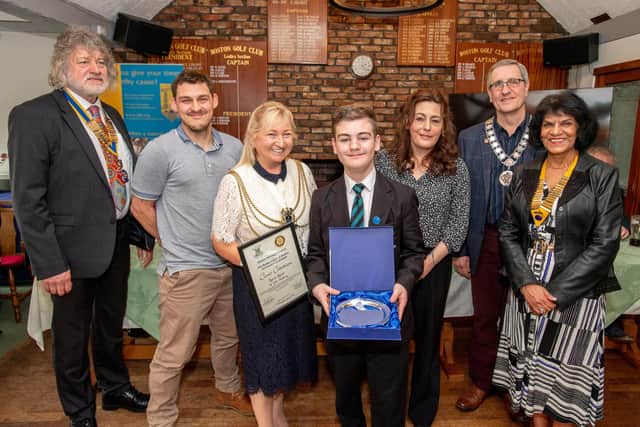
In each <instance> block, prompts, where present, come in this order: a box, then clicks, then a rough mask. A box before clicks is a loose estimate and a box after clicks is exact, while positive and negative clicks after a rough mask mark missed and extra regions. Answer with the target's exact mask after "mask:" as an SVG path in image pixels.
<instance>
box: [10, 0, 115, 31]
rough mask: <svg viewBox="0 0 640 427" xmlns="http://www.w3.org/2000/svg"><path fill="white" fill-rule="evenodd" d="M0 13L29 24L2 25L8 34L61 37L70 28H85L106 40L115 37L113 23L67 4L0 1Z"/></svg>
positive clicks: (53, 0) (59, 0)
mask: <svg viewBox="0 0 640 427" xmlns="http://www.w3.org/2000/svg"><path fill="white" fill-rule="evenodd" d="M0 10H1V11H3V12H6V13H9V14H11V15H15V16H17V17H19V18H22V19H24V20H26V21H27V22H20V21H0V29H3V30H7V31H24V32H30V33H60V32H61V31H63V30H64V28H65V27H66V26H68V25H83V26H86V27H89V28H90V29H91V30H93V31H95V32H96V33H98V34H100V35H101V36H103V37H107V38H110V37H111V35H112V34H113V26H114V23H113V22H111V21H109V20H107V19H106V18H104V17H103V16H100V15H98V14H96V13H94V12H91V11H89V10H87V9H84V8H82V7H80V6H77V5H74V4H73V3H70V2H67V1H64V0H47V1H42V0H0Z"/></svg>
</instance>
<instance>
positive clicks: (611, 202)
mask: <svg viewBox="0 0 640 427" xmlns="http://www.w3.org/2000/svg"><path fill="white" fill-rule="evenodd" d="M597 130H598V125H597V122H596V120H595V117H594V116H593V115H592V113H591V112H590V111H589V109H588V107H587V106H586V104H585V103H584V101H583V100H582V99H581V98H580V97H578V96H577V95H574V94H572V93H570V92H562V93H560V94H554V95H549V96H547V97H546V98H544V99H543V100H542V102H541V103H540V105H538V107H537V108H536V111H535V114H534V116H533V119H532V122H531V136H532V138H533V141H532V143H533V144H534V145H538V146H540V145H542V146H544V149H545V150H546V156H545V157H544V158H541V159H537V160H534V161H533V162H530V163H528V164H525V165H523V166H522V167H521V168H520V169H518V170H517V171H516V173H515V175H514V177H513V182H512V183H511V186H510V188H509V192H508V195H507V199H506V201H505V210H504V213H503V216H502V219H501V222H500V228H499V231H500V244H501V248H502V252H503V259H504V263H505V267H506V270H507V274H508V277H509V280H510V282H511V288H512V289H511V291H510V292H509V296H508V300H507V305H506V307H505V313H504V317H503V325H502V331H501V336H500V345H499V350H498V359H497V361H496V367H495V370H494V375H493V383H494V385H496V386H498V387H500V388H504V389H507V390H508V395H509V398H510V400H511V410H512V411H513V412H518V411H519V410H522V411H523V412H524V413H525V415H527V416H529V417H533V425H534V426H550V425H554V426H555V425H563V423H569V424H574V425H593V424H595V422H596V421H597V420H599V419H601V418H602V417H603V396H604V390H603V388H604V366H603V356H604V334H603V330H604V316H605V303H604V293H606V292H610V291H612V290H616V289H619V285H618V283H617V281H616V279H615V276H614V275H613V268H612V264H613V259H614V257H615V254H616V252H617V250H618V246H619V243H620V224H621V221H622V201H621V198H620V192H619V191H618V172H617V170H616V169H615V168H612V167H610V166H608V165H606V164H605V163H603V162H601V161H599V160H596V159H594V158H593V157H591V156H589V155H588V154H585V153H584V150H585V149H586V148H587V147H588V146H589V145H591V144H592V142H593V141H594V139H595V136H596V133H597Z"/></svg>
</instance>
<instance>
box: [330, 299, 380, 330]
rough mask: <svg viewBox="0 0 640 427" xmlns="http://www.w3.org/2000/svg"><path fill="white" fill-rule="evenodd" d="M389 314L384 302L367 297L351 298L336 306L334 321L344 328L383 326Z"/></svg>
mask: <svg viewBox="0 0 640 427" xmlns="http://www.w3.org/2000/svg"><path fill="white" fill-rule="evenodd" d="M390 315H391V310H390V309H389V307H388V306H387V305H386V304H384V303H382V302H380V301H376V300H374V299H369V298H352V299H350V300H346V301H343V302H341V303H340V304H338V306H337V307H336V323H337V324H338V325H340V326H342V327H344V328H366V327H371V326H383V325H385V324H386V323H387V322H388V321H389V316H390Z"/></svg>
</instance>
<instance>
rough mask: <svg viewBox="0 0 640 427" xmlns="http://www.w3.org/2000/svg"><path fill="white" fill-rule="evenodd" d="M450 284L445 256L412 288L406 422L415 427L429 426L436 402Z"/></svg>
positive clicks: (448, 265) (435, 408) (438, 391)
mask: <svg viewBox="0 0 640 427" xmlns="http://www.w3.org/2000/svg"><path fill="white" fill-rule="evenodd" d="M427 256H429V255H427ZM450 283H451V256H447V257H445V258H444V259H442V261H440V262H439V263H438V265H436V267H435V268H434V269H433V270H431V272H430V273H429V274H428V275H427V276H426V277H425V278H424V279H422V280H420V281H419V282H418V283H416V285H415V286H414V288H413V294H412V296H411V302H412V304H413V316H414V319H415V332H414V336H413V339H414V341H415V344H416V349H415V354H414V356H413V374H412V377H411V396H410V398H409V418H411V421H412V422H413V423H414V424H415V425H416V426H430V425H431V424H432V423H433V420H434V418H435V417H436V413H437V412H438V403H439V400H440V351H439V350H440V332H441V331H442V318H443V316H444V309H445V305H446V302H447V294H448V293H449V284H450Z"/></svg>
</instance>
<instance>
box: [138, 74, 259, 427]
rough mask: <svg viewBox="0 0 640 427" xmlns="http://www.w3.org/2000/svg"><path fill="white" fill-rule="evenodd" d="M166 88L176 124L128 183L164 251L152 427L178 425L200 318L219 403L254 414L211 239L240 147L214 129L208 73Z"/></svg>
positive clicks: (226, 286) (224, 274) (183, 77)
mask: <svg viewBox="0 0 640 427" xmlns="http://www.w3.org/2000/svg"><path fill="white" fill-rule="evenodd" d="M171 90H172V93H173V101H172V102H173V105H172V106H173V108H174V110H175V111H177V112H178V116H179V117H180V120H181V124H180V126H178V127H177V128H176V129H174V130H172V131H170V132H168V133H166V134H164V135H161V136H159V137H158V138H156V139H154V140H153V141H151V142H150V143H149V144H148V145H147V147H146V148H145V149H144V150H143V152H142V153H141V155H140V157H139V159H138V163H137V168H136V171H135V174H134V177H133V185H132V189H133V201H132V203H131V210H132V212H133V215H134V216H135V217H136V218H137V219H138V221H140V223H141V224H142V225H143V226H144V228H145V229H146V230H147V231H148V232H150V233H151V234H153V235H154V236H155V237H156V239H158V241H159V242H160V244H161V247H162V258H161V260H160V261H159V263H158V275H159V281H158V282H159V296H160V303H159V304H160V342H159V344H158V347H157V348H156V352H155V354H154V356H153V360H152V362H151V365H150V368H149V391H150V393H151V400H150V401H149V406H148V408H147V419H148V422H149V425H150V426H173V425H174V424H175V423H176V420H177V419H178V407H177V404H176V401H177V397H178V390H179V388H180V378H181V373H182V369H183V367H184V365H185V364H186V363H187V362H189V360H190V359H191V356H192V355H193V352H194V349H195V346H196V342H197V339H198V333H199V331H200V324H201V323H202V321H203V320H204V319H207V321H208V323H209V328H210V329H211V363H212V365H213V369H214V371H215V379H216V384H215V387H216V388H215V393H214V395H215V398H216V401H217V403H218V405H219V406H223V407H228V408H231V409H235V410H237V411H238V412H241V413H244V414H251V404H250V403H249V400H248V398H247V397H246V396H245V395H244V392H243V391H241V386H240V376H239V373H238V366H237V363H236V357H237V351H238V337H237V333H236V325H235V320H234V316H233V294H232V287H231V271H230V269H229V267H228V266H227V265H226V264H225V262H224V261H222V260H221V259H220V258H218V256H217V255H216V254H215V252H214V251H213V248H212V247H211V241H210V240H209V235H210V232H211V230H210V228H211V219H212V212H213V201H214V199H215V197H216V194H217V190H218V184H219V183H220V180H221V179H222V177H223V176H224V175H225V174H226V173H227V171H228V170H229V169H230V168H232V167H233V166H234V165H235V164H236V163H237V162H238V159H239V158H240V153H241V150H242V144H241V143H240V141H238V140H237V139H236V138H234V137H232V136H230V135H227V134H224V133H221V132H218V131H217V130H215V129H214V128H213V126H212V125H211V120H212V118H213V110H214V109H215V108H216V106H217V105H218V97H217V95H216V94H215V93H214V92H213V86H212V84H211V82H210V80H209V79H208V78H207V77H206V76H205V75H203V74H200V73H196V72H192V71H184V72H182V73H180V75H178V77H177V78H176V79H175V81H174V82H173V83H172V85H171Z"/></svg>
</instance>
